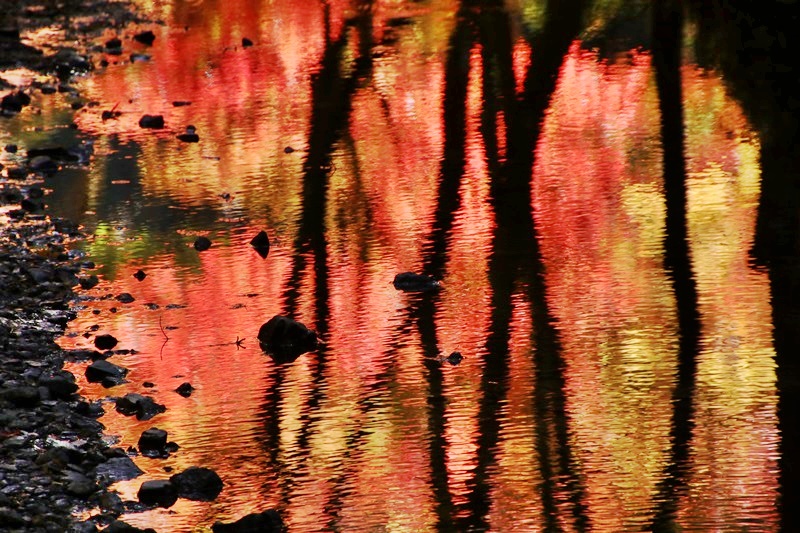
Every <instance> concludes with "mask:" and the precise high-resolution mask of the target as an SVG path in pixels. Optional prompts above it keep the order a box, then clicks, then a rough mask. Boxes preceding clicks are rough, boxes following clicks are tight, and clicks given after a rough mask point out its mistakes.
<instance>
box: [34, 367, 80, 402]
mask: <svg viewBox="0 0 800 533" xmlns="http://www.w3.org/2000/svg"><path fill="white" fill-rule="evenodd" d="M39 386H41V387H45V388H46V389H47V390H48V391H49V393H50V396H51V397H52V398H57V399H61V400H68V399H70V398H71V397H72V395H73V394H74V393H76V392H77V391H78V384H77V383H75V376H74V375H72V374H71V373H70V372H67V371H66V370H60V371H57V372H47V373H44V374H42V375H41V376H39Z"/></svg>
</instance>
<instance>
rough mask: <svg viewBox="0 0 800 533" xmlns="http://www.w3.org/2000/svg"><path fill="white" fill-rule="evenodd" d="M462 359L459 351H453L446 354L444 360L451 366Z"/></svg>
mask: <svg viewBox="0 0 800 533" xmlns="http://www.w3.org/2000/svg"><path fill="white" fill-rule="evenodd" d="M463 360H464V356H463V355H461V352H453V353H451V354H450V355H448V356H447V358H446V361H447V362H448V363H450V364H451V365H453V366H456V365H458V364H459V363H461V361H463Z"/></svg>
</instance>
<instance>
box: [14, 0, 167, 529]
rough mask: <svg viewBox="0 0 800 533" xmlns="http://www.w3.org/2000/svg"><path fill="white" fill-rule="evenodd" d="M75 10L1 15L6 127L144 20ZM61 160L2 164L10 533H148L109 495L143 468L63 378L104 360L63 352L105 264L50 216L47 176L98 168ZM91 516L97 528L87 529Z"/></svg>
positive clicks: (98, 4) (123, 9)
mask: <svg viewBox="0 0 800 533" xmlns="http://www.w3.org/2000/svg"><path fill="white" fill-rule="evenodd" d="M39 6H41V4H39ZM69 9H70V10H71V12H70V13H65V12H63V11H59V10H58V9H57V8H56V10H55V11H52V12H49V13H48V12H47V9H46V8H45V9H41V8H40V7H37V4H36V3H35V2H32V1H29V0H19V1H16V2H14V3H13V4H12V6H11V8H10V9H8V10H6V9H5V8H4V12H3V13H2V14H0V97H2V98H3V101H2V106H0V107H2V109H1V111H2V114H3V116H0V128H3V127H4V126H3V121H5V120H8V117H10V116H13V115H15V114H16V113H18V112H19V111H20V110H22V109H23V108H25V107H26V106H28V105H29V104H30V98H29V95H30V94H32V93H33V92H35V91H41V92H42V93H45V94H48V93H49V92H51V91H55V90H60V89H61V88H62V87H69V81H70V78H71V77H72V76H73V75H81V74H85V73H87V72H89V71H91V70H92V69H93V68H94V61H95V59H93V58H92V57H91V56H90V52H91V50H90V47H91V46H92V44H91V43H92V41H93V40H96V39H97V38H98V37H99V36H100V34H101V32H102V31H104V30H107V29H114V28H116V29H121V28H123V27H125V26H127V25H128V24H129V23H131V22H134V21H136V19H135V16H134V14H133V12H131V11H130V9H129V7H128V6H127V5H126V4H125V3H123V2H114V1H108V0H101V1H84V2H77V3H70V4H69ZM59 24H63V29H64V41H63V42H62V44H61V45H58V44H53V45H52V48H50V49H48V50H46V51H42V50H37V49H36V48H35V47H33V46H30V45H29V44H26V43H24V42H22V41H24V39H22V40H20V34H22V35H23V36H24V35H25V32H26V31H35V30H36V29H37V28H42V27H47V26H52V25H59ZM66 42H69V43H70V45H71V46H70V47H67V46H66V45H65V44H63V43H66ZM73 46H74V48H73ZM18 68H25V69H29V70H33V71H35V72H39V73H42V74H46V75H48V76H50V77H51V79H52V83H49V82H45V83H34V84H31V85H29V86H22V87H16V86H14V85H13V83H11V82H9V81H8V80H6V79H4V72H5V71H6V70H9V69H18ZM70 89H71V88H70ZM71 90H73V89H71ZM6 97H7V98H6ZM73 109H77V107H75V106H73ZM0 149H5V150H6V151H7V152H13V151H16V147H14V146H8V147H7V148H4V147H2V146H0ZM62 155H63V158H59V156H58V155H57V154H47V155H44V156H40V157H38V158H37V157H32V156H31V154H28V157H27V159H25V160H24V162H23V163H20V164H15V165H11V164H9V165H8V166H7V167H6V168H3V167H2V165H0V530H2V531H8V532H17V531H18V532H26V533H33V532H54V533H56V532H57V533H63V532H67V531H74V532H80V533H83V532H90V531H98V528H100V527H104V528H105V529H103V531H115V532H121V531H128V532H136V531H143V530H140V529H138V528H132V527H130V526H127V525H125V524H123V523H121V522H118V521H115V520H116V518H117V517H118V516H119V515H120V514H122V513H123V512H125V511H132V510H136V508H137V506H140V504H138V503H135V502H122V501H121V500H120V498H119V496H118V495H117V494H116V493H114V492H113V491H110V490H108V487H109V486H110V485H111V484H112V483H113V482H114V481H117V480H119V479H123V478H125V477H132V476H134V475H135V474H136V470H138V469H136V467H135V465H134V464H133V462H132V461H131V459H130V458H129V457H128V456H127V454H126V453H125V451H124V450H122V449H119V448H114V447H112V446H110V445H109V444H108V443H107V442H106V441H105V440H104V437H103V429H104V428H103V425H102V424H100V423H99V422H98V421H97V418H98V417H99V416H101V415H102V414H103V408H102V406H100V405H99V404H98V403H94V404H93V403H89V402H87V401H86V400H85V399H83V398H81V397H80V396H79V395H78V394H77V390H78V386H77V385H76V383H75V378H74V376H73V375H72V374H70V373H69V372H67V371H65V370H63V364H64V361H65V359H67V358H76V357H77V358H82V359H85V358H89V357H90V356H91V357H94V356H100V354H99V352H67V351H64V350H62V349H61V348H60V347H59V346H58V345H57V344H56V343H55V339H57V338H58V337H59V336H61V335H62V334H63V332H64V331H65V329H66V326H67V324H68V322H69V321H70V320H71V319H73V318H74V316H75V313H74V311H72V310H71V309H70V302H72V301H73V300H75V298H76V294H75V292H74V291H73V288H75V287H76V286H78V285H79V284H81V283H82V284H89V285H90V284H92V283H93V282H95V281H93V278H92V277H91V276H90V275H89V272H87V270H88V269H91V268H92V267H93V266H94V265H92V264H91V262H88V261H84V260H83V259H81V258H80V257H79V254H74V253H71V252H69V251H68V244H69V243H70V241H73V240H75V239H80V238H82V236H81V234H80V233H79V232H78V231H77V229H76V228H75V227H74V225H72V224H71V223H70V222H68V221H65V220H59V219H51V218H49V217H48V216H47V215H46V205H45V202H46V200H47V198H46V196H45V193H44V190H43V188H42V185H43V182H44V175H45V174H47V173H48V172H53V171H55V170H57V169H58V168H59V166H61V165H63V164H64V163H65V161H67V162H69V161H73V162H76V164H84V163H87V161H85V160H82V158H81V156H84V155H86V154H85V153H84V154H81V153H78V154H66V155H64V154H62ZM89 155H90V154H89ZM71 156H76V159H70V157H71ZM6 163H8V161H6ZM67 164H70V163H67ZM89 510H91V512H88V511H89ZM80 513H84V514H85V516H86V517H88V516H89V515H91V517H90V518H89V519H87V520H84V521H80V520H79V519H78V518H77V516H78V515H79V514H80ZM109 524H110V526H109ZM144 531H152V530H144Z"/></svg>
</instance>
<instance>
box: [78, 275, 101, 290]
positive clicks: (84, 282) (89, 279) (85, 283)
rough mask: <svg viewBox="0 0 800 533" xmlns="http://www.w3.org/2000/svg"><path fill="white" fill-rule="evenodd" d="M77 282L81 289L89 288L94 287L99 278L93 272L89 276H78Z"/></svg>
mask: <svg viewBox="0 0 800 533" xmlns="http://www.w3.org/2000/svg"><path fill="white" fill-rule="evenodd" d="M78 283H79V284H80V286H81V288H82V289H84V290H89V289H92V288H94V287H96V286H97V284H98V283H100V278H98V277H97V276H96V275H95V274H92V275H91V276H86V277H83V278H78Z"/></svg>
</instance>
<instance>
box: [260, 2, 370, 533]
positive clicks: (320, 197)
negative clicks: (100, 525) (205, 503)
mask: <svg viewBox="0 0 800 533" xmlns="http://www.w3.org/2000/svg"><path fill="white" fill-rule="evenodd" d="M358 12H359V15H357V16H355V17H354V18H352V19H350V20H349V21H347V24H346V25H345V28H344V29H343V30H342V32H341V34H340V35H339V36H338V38H336V39H335V40H331V39H330V23H329V16H330V14H329V6H327V5H326V7H325V17H326V24H325V28H326V39H325V52H324V55H323V57H322V60H321V68H320V71H319V72H318V73H317V74H316V75H315V76H313V78H312V89H311V90H312V99H311V101H312V102H313V109H312V114H311V122H310V123H311V130H310V132H309V138H308V153H307V156H306V159H305V162H304V164H303V176H302V183H303V190H302V211H301V215H300V221H299V227H298V234H297V238H296V239H295V242H294V253H293V261H292V268H291V274H290V278H289V280H288V281H287V285H286V290H285V291H284V293H283V305H282V308H283V310H284V313H285V314H286V315H287V316H289V317H293V318H296V315H297V313H298V305H299V298H300V294H301V288H302V286H303V281H304V279H305V278H306V277H308V276H309V274H310V273H309V271H308V269H309V265H308V258H309V256H311V257H312V261H313V265H312V267H311V268H312V272H313V284H314V309H315V312H316V316H315V317H314V322H313V327H312V329H314V330H315V331H316V332H317V334H318V336H319V337H320V338H321V339H322V343H321V345H320V347H319V348H318V349H317V350H316V351H315V352H314V354H313V356H314V363H313V368H312V379H311V390H310V391H309V393H308V398H307V400H306V404H305V406H304V409H303V412H304V413H305V414H304V415H303V416H302V418H301V421H302V428H301V430H300V435H299V437H298V442H297V449H298V450H297V453H298V454H299V455H300V456H303V457H308V455H309V454H310V453H311V447H310V443H309V439H310V436H311V435H312V434H313V431H314V427H313V424H314V420H313V419H312V418H311V417H310V416H309V415H308V413H313V412H315V411H316V410H317V409H318V408H319V407H320V405H321V403H322V402H323V401H324V399H325V395H326V392H325V390H326V368H327V365H326V361H327V355H328V350H327V348H326V347H325V343H324V340H325V338H326V336H327V333H328V320H329V315H330V313H329V308H330V291H329V285H328V280H329V273H328V269H329V266H328V251H327V245H326V239H325V212H326V200H327V191H328V185H329V178H330V175H331V172H332V165H331V154H332V153H333V150H334V148H335V146H336V144H337V142H339V141H340V140H341V138H342V135H343V132H344V131H345V129H346V125H347V121H348V118H349V116H350V111H351V109H352V98H353V95H354V93H355V91H356V89H357V88H358V87H359V85H360V84H361V83H362V82H363V81H364V80H365V79H367V78H368V77H369V75H370V72H371V69H372V59H371V57H372V56H371V50H372V47H373V42H372V2H370V1H365V2H361V3H360V4H359V7H358ZM350 27H353V28H354V29H355V31H356V32H357V34H358V38H357V42H358V55H357V56H356V59H355V61H354V63H353V65H354V66H353V69H352V72H349V73H348V72H344V71H343V68H342V64H343V57H344V54H345V53H346V52H347V48H348V46H349V45H350V42H351V38H352V34H351V32H350V31H349V30H350ZM287 371H288V367H287V366H285V365H278V366H276V367H275V369H274V373H275V376H274V380H275V381H274V383H273V386H272V387H271V388H269V389H268V392H267V395H266V398H265V403H264V407H263V418H264V424H265V427H266V441H265V448H266V449H267V452H268V454H269V457H270V460H271V462H272V463H273V464H275V465H278V470H279V472H281V475H280V484H281V488H282V493H281V504H280V507H281V508H283V509H285V508H288V506H289V505H290V502H291V498H292V486H293V481H294V480H296V479H297V478H298V477H302V476H303V475H304V474H303V472H291V473H289V472H286V471H285V470H284V467H282V466H281V459H280V458H279V456H278V454H279V450H280V438H281V429H280V416H281V404H282V400H283V398H282V393H283V388H282V386H281V385H282V383H283V382H284V380H285V379H286V373H287ZM359 436H360V435H359V434H358V432H354V433H351V434H350V435H349V436H348V439H347V441H348V444H347V449H348V450H352V448H354V447H355V446H356V444H357V441H358V438H359ZM301 463H302V464H304V463H305V462H304V461H301ZM337 479H338V481H337V480H334V484H335V485H336V487H335V489H334V490H333V491H331V495H330V497H329V501H328V502H327V504H326V505H325V511H326V513H327V515H328V516H327V520H328V526H330V527H334V526H335V524H336V522H337V516H338V513H339V511H340V510H341V501H338V500H339V499H340V497H341V495H342V489H341V485H342V484H344V483H345V482H346V480H347V473H346V469H344V468H342V469H341V472H340V474H339V475H338V476H337Z"/></svg>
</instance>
